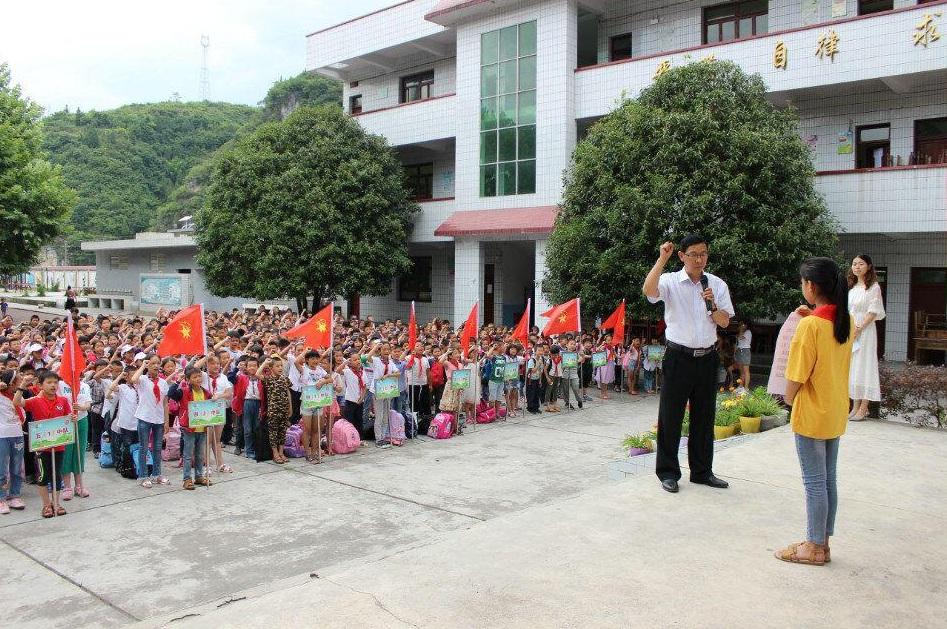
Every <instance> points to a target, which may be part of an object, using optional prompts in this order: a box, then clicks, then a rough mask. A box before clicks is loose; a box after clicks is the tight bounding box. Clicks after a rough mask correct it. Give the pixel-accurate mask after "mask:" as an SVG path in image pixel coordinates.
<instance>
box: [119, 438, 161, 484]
mask: <svg viewBox="0 0 947 629" xmlns="http://www.w3.org/2000/svg"><path fill="white" fill-rule="evenodd" d="M140 450H141V444H140V443H133V444H132V445H131V447H130V448H127V449H126V450H125V451H126V452H127V453H128V455H129V456H130V457H131V460H132V465H131V468H132V470H133V471H134V474H135V476H126V474H127V473H128V470H122V476H125V478H144V477H145V476H150V475H151V471H152V470H153V469H154V464H155V460H154V457H152V455H151V448H148V450H147V451H146V452H145V467H147V468H148V471H147V473H144V472H142V471H141V470H139V469H138V452H139V451H140Z"/></svg>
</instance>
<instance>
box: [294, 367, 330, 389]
mask: <svg viewBox="0 0 947 629" xmlns="http://www.w3.org/2000/svg"><path fill="white" fill-rule="evenodd" d="M326 375H328V374H327V373H326V370H325V369H323V368H322V367H321V366H320V365H316V368H315V369H310V368H309V365H303V368H302V369H301V370H300V371H299V385H300V387H308V386H312V385H314V384H316V383H317V382H319V381H320V380H322V379H323V378H325V377H326Z"/></svg>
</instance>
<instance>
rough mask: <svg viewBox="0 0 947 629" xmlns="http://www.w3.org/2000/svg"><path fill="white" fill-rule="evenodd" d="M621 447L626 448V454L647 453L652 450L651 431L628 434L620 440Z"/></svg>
mask: <svg viewBox="0 0 947 629" xmlns="http://www.w3.org/2000/svg"><path fill="white" fill-rule="evenodd" d="M621 445H622V447H623V448H628V456H638V455H641V454H648V453H649V452H652V451H653V450H654V440H653V438H652V433H649V432H646V433H643V434H640V435H628V436H626V437H625V439H624V441H622V442H621Z"/></svg>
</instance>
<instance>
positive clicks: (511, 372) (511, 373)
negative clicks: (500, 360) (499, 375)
mask: <svg viewBox="0 0 947 629" xmlns="http://www.w3.org/2000/svg"><path fill="white" fill-rule="evenodd" d="M503 379H504V380H519V379H520V365H519V363H513V362H507V363H506V366H505V367H504V368H503Z"/></svg>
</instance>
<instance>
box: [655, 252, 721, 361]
mask: <svg viewBox="0 0 947 629" xmlns="http://www.w3.org/2000/svg"><path fill="white" fill-rule="evenodd" d="M704 275H706V276H707V286H708V288H710V289H711V290H712V291H713V292H714V300H715V301H716V302H717V308H718V309H720V310H723V311H724V312H726V313H727V314H729V315H730V316H731V317H732V316H733V315H734V312H733V303H732V302H731V301H730V289H729V288H727V283H726V282H724V281H723V280H722V279H720V278H719V277H717V276H716V275H713V274H711V273H704ZM703 292H704V289H703V287H702V286H701V284H700V282H695V281H693V280H692V279H691V278H690V277H689V276H688V275H687V272H686V271H685V270H684V269H681V270H680V271H677V272H675V273H662V274H661V277H660V279H659V280H658V296H657V297H656V298H655V297H650V296H649V297H648V301H649V302H651V303H652V304H656V303H658V302H659V301H663V302H664V322H665V323H666V324H667V329H666V330H665V332H664V337H665V338H666V339H667V340H669V341H671V342H673V343H677V344H678V345H683V346H684V347H690V348H692V349H702V348H705V347H712V346H713V345H714V343H716V342H717V324H716V323H714V321H713V318H711V317H710V313H709V312H708V310H707V302H705V301H704V297H703Z"/></svg>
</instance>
